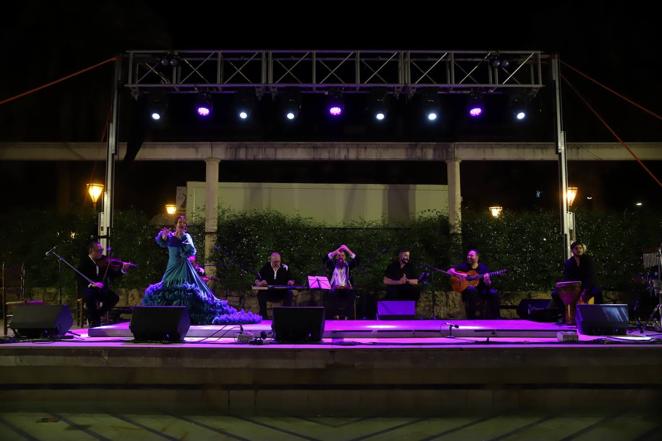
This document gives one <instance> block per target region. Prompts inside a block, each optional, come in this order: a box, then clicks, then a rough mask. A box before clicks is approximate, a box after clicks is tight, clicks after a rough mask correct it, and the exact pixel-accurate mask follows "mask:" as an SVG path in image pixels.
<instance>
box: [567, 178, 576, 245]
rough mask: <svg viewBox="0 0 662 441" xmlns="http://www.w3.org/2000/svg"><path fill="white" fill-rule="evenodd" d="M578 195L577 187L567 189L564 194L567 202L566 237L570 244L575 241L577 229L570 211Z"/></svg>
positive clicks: (572, 213) (573, 214) (573, 215)
mask: <svg viewBox="0 0 662 441" xmlns="http://www.w3.org/2000/svg"><path fill="white" fill-rule="evenodd" d="M577 193H579V188H577V187H568V192H567V194H566V199H567V200H568V213H567V216H568V221H567V223H568V233H569V234H568V236H569V238H570V243H572V242H574V241H575V240H577V228H576V227H575V213H574V212H572V211H570V209H571V208H572V204H573V203H574V202H575V198H576V197H577Z"/></svg>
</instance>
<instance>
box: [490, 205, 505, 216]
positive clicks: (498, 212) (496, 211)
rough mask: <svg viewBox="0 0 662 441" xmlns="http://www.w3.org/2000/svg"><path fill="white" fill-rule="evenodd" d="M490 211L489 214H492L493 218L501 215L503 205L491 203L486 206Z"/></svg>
mask: <svg viewBox="0 0 662 441" xmlns="http://www.w3.org/2000/svg"><path fill="white" fill-rule="evenodd" d="M488 210H489V211H490V214H491V215H492V217H493V218H495V219H498V218H500V217H501V213H502V212H503V207H502V206H500V205H493V206H491V207H489V208H488Z"/></svg>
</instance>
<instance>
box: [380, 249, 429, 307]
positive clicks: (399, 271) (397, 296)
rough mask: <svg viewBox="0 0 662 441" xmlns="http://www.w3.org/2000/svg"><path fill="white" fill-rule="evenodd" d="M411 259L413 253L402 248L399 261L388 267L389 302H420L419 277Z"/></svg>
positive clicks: (385, 277)
mask: <svg viewBox="0 0 662 441" xmlns="http://www.w3.org/2000/svg"><path fill="white" fill-rule="evenodd" d="M410 258H411V252H410V251H409V250H408V249H407V248H402V249H401V250H400V252H399V253H398V259H397V260H394V261H393V262H391V264H390V265H389V266H387V267H386V271H384V285H386V299H387V300H414V301H418V299H419V297H420V296H421V290H420V288H419V286H418V275H417V274H416V269H415V268H414V266H413V265H412V264H411V262H410Z"/></svg>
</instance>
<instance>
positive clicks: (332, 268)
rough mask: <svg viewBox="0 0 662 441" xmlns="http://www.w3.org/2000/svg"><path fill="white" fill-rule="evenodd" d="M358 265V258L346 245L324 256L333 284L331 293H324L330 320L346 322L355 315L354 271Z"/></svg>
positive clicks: (325, 305)
mask: <svg viewBox="0 0 662 441" xmlns="http://www.w3.org/2000/svg"><path fill="white" fill-rule="evenodd" d="M358 263H359V258H358V256H357V255H356V254H355V253H354V252H353V251H352V250H350V249H349V248H348V247H347V245H345V244H343V245H340V247H338V249H336V250H333V251H330V252H329V253H327V254H325V255H324V264H325V265H326V268H327V270H328V275H329V281H330V284H331V291H329V292H325V293H324V307H325V308H326V316H327V317H328V318H335V319H345V320H346V319H348V318H350V317H352V316H353V315H354V301H355V298H356V293H355V291H354V279H353V278H352V270H353V269H354V268H355V267H356V265H358Z"/></svg>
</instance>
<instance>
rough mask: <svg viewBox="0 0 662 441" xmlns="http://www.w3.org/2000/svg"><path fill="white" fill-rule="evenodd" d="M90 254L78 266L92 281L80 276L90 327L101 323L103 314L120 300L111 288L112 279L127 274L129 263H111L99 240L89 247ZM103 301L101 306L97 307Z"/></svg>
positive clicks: (80, 286)
mask: <svg viewBox="0 0 662 441" xmlns="http://www.w3.org/2000/svg"><path fill="white" fill-rule="evenodd" d="M87 251H88V254H87V256H85V257H84V258H83V259H82V260H81V261H80V264H79V266H78V271H80V272H81V273H82V274H84V275H85V276H86V277H87V278H88V279H90V280H92V283H90V282H89V281H87V280H85V279H84V278H83V277H80V276H79V277H78V288H79V292H80V293H81V295H82V298H83V302H84V303H85V307H86V310H87V321H88V323H89V326H90V328H94V327H96V326H100V325H101V316H102V315H104V314H105V313H106V312H108V311H110V310H111V309H113V307H114V306H115V305H116V304H117V302H118V301H119V299H120V298H119V296H118V295H117V294H115V293H114V292H113V291H112V290H111V289H110V281H111V279H113V278H115V277H117V276H120V275H122V274H126V272H127V270H128V268H129V265H130V264H129V263H128V262H123V263H122V265H121V267H119V266H118V267H115V266H113V265H110V264H109V259H108V258H107V257H106V256H105V255H104V254H103V251H104V250H103V247H102V246H101V244H100V243H99V242H97V241H92V242H90V243H89V245H88V247H87ZM98 302H101V308H99V307H97V304H98Z"/></svg>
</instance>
